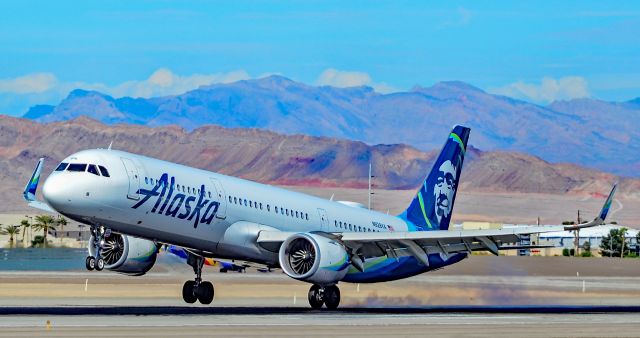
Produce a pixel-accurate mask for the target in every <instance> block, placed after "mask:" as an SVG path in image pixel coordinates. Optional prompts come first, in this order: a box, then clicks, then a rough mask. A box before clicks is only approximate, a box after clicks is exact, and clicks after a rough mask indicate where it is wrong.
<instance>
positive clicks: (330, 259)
mask: <svg viewBox="0 0 640 338" xmlns="http://www.w3.org/2000/svg"><path fill="white" fill-rule="evenodd" d="M278 258H279V261H280V267H282V270H283V271H284V272H285V273H286V274H287V275H289V277H291V278H295V279H298V280H301V281H306V282H311V283H316V284H333V283H336V282H338V281H340V280H342V278H343V277H344V276H345V275H346V274H347V270H348V269H349V265H350V260H349V254H348V253H347V250H346V248H345V247H344V245H342V244H341V243H339V242H337V241H335V240H333V239H330V238H327V237H324V236H320V235H317V234H313V233H299V234H295V235H292V236H290V237H289V238H287V239H286V240H285V241H284V243H282V246H280V252H279V254H278Z"/></svg>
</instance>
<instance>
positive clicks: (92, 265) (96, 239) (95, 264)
mask: <svg viewBox="0 0 640 338" xmlns="http://www.w3.org/2000/svg"><path fill="white" fill-rule="evenodd" d="M110 235H111V229H105V227H103V226H101V225H100V226H93V227H91V238H92V239H93V240H92V241H91V243H90V245H92V246H93V252H94V255H95V256H91V255H90V256H88V257H87V259H86V260H85V267H86V268H87V270H89V271H93V270H96V271H102V269H104V259H102V255H101V254H100V253H101V250H102V247H103V245H104V238H105V237H109V236H110Z"/></svg>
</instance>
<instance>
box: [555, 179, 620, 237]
mask: <svg viewBox="0 0 640 338" xmlns="http://www.w3.org/2000/svg"><path fill="white" fill-rule="evenodd" d="M617 188H618V184H617V183H616V184H614V185H613V188H611V192H610V193H609V196H608V197H607V199H606V200H605V201H604V205H603V206H602V209H601V210H600V213H599V214H598V217H596V218H595V219H594V220H593V221H591V222H588V223H582V224H576V225H570V226H566V227H565V228H564V229H565V230H578V229H582V228H590V227H594V226H598V225H601V224H604V220H605V219H607V215H608V214H609V209H610V208H611V203H612V202H613V195H615V193H616V189H617Z"/></svg>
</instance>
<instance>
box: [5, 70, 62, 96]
mask: <svg viewBox="0 0 640 338" xmlns="http://www.w3.org/2000/svg"><path fill="white" fill-rule="evenodd" d="M57 84H58V79H56V76H55V75H53V74H51V73H33V74H27V75H24V76H19V77H16V78H9V79H0V93H13V94H33V93H42V92H46V91H48V90H51V89H52V88H54V87H55V86H56V85H57Z"/></svg>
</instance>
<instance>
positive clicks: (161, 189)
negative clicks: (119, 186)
mask: <svg viewBox="0 0 640 338" xmlns="http://www.w3.org/2000/svg"><path fill="white" fill-rule="evenodd" d="M168 178H169V175H167V174H162V176H161V177H160V179H159V180H157V181H156V182H157V183H156V185H155V186H154V187H153V189H151V190H148V189H140V190H138V194H140V195H143V196H144V197H143V198H142V199H141V200H140V201H139V202H138V203H136V204H135V205H133V206H132V207H131V208H133V209H138V208H139V207H140V206H141V205H143V204H145V203H146V202H147V201H149V200H150V199H152V198H154V197H155V198H156V202H155V203H154V205H153V208H152V209H151V212H153V213H157V214H159V215H164V216H167V217H177V218H179V219H184V220H187V221H193V227H194V228H197V227H198V224H201V223H204V224H211V221H213V218H214V217H215V215H216V213H217V212H218V207H219V206H220V202H218V201H213V200H208V199H207V198H206V197H205V196H207V195H206V193H205V186H204V184H202V185H201V186H200V189H199V195H198V197H197V198H196V197H195V196H187V195H185V194H182V193H179V192H178V193H176V194H174V186H175V177H173V176H172V177H171V181H170V182H169V180H168Z"/></svg>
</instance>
